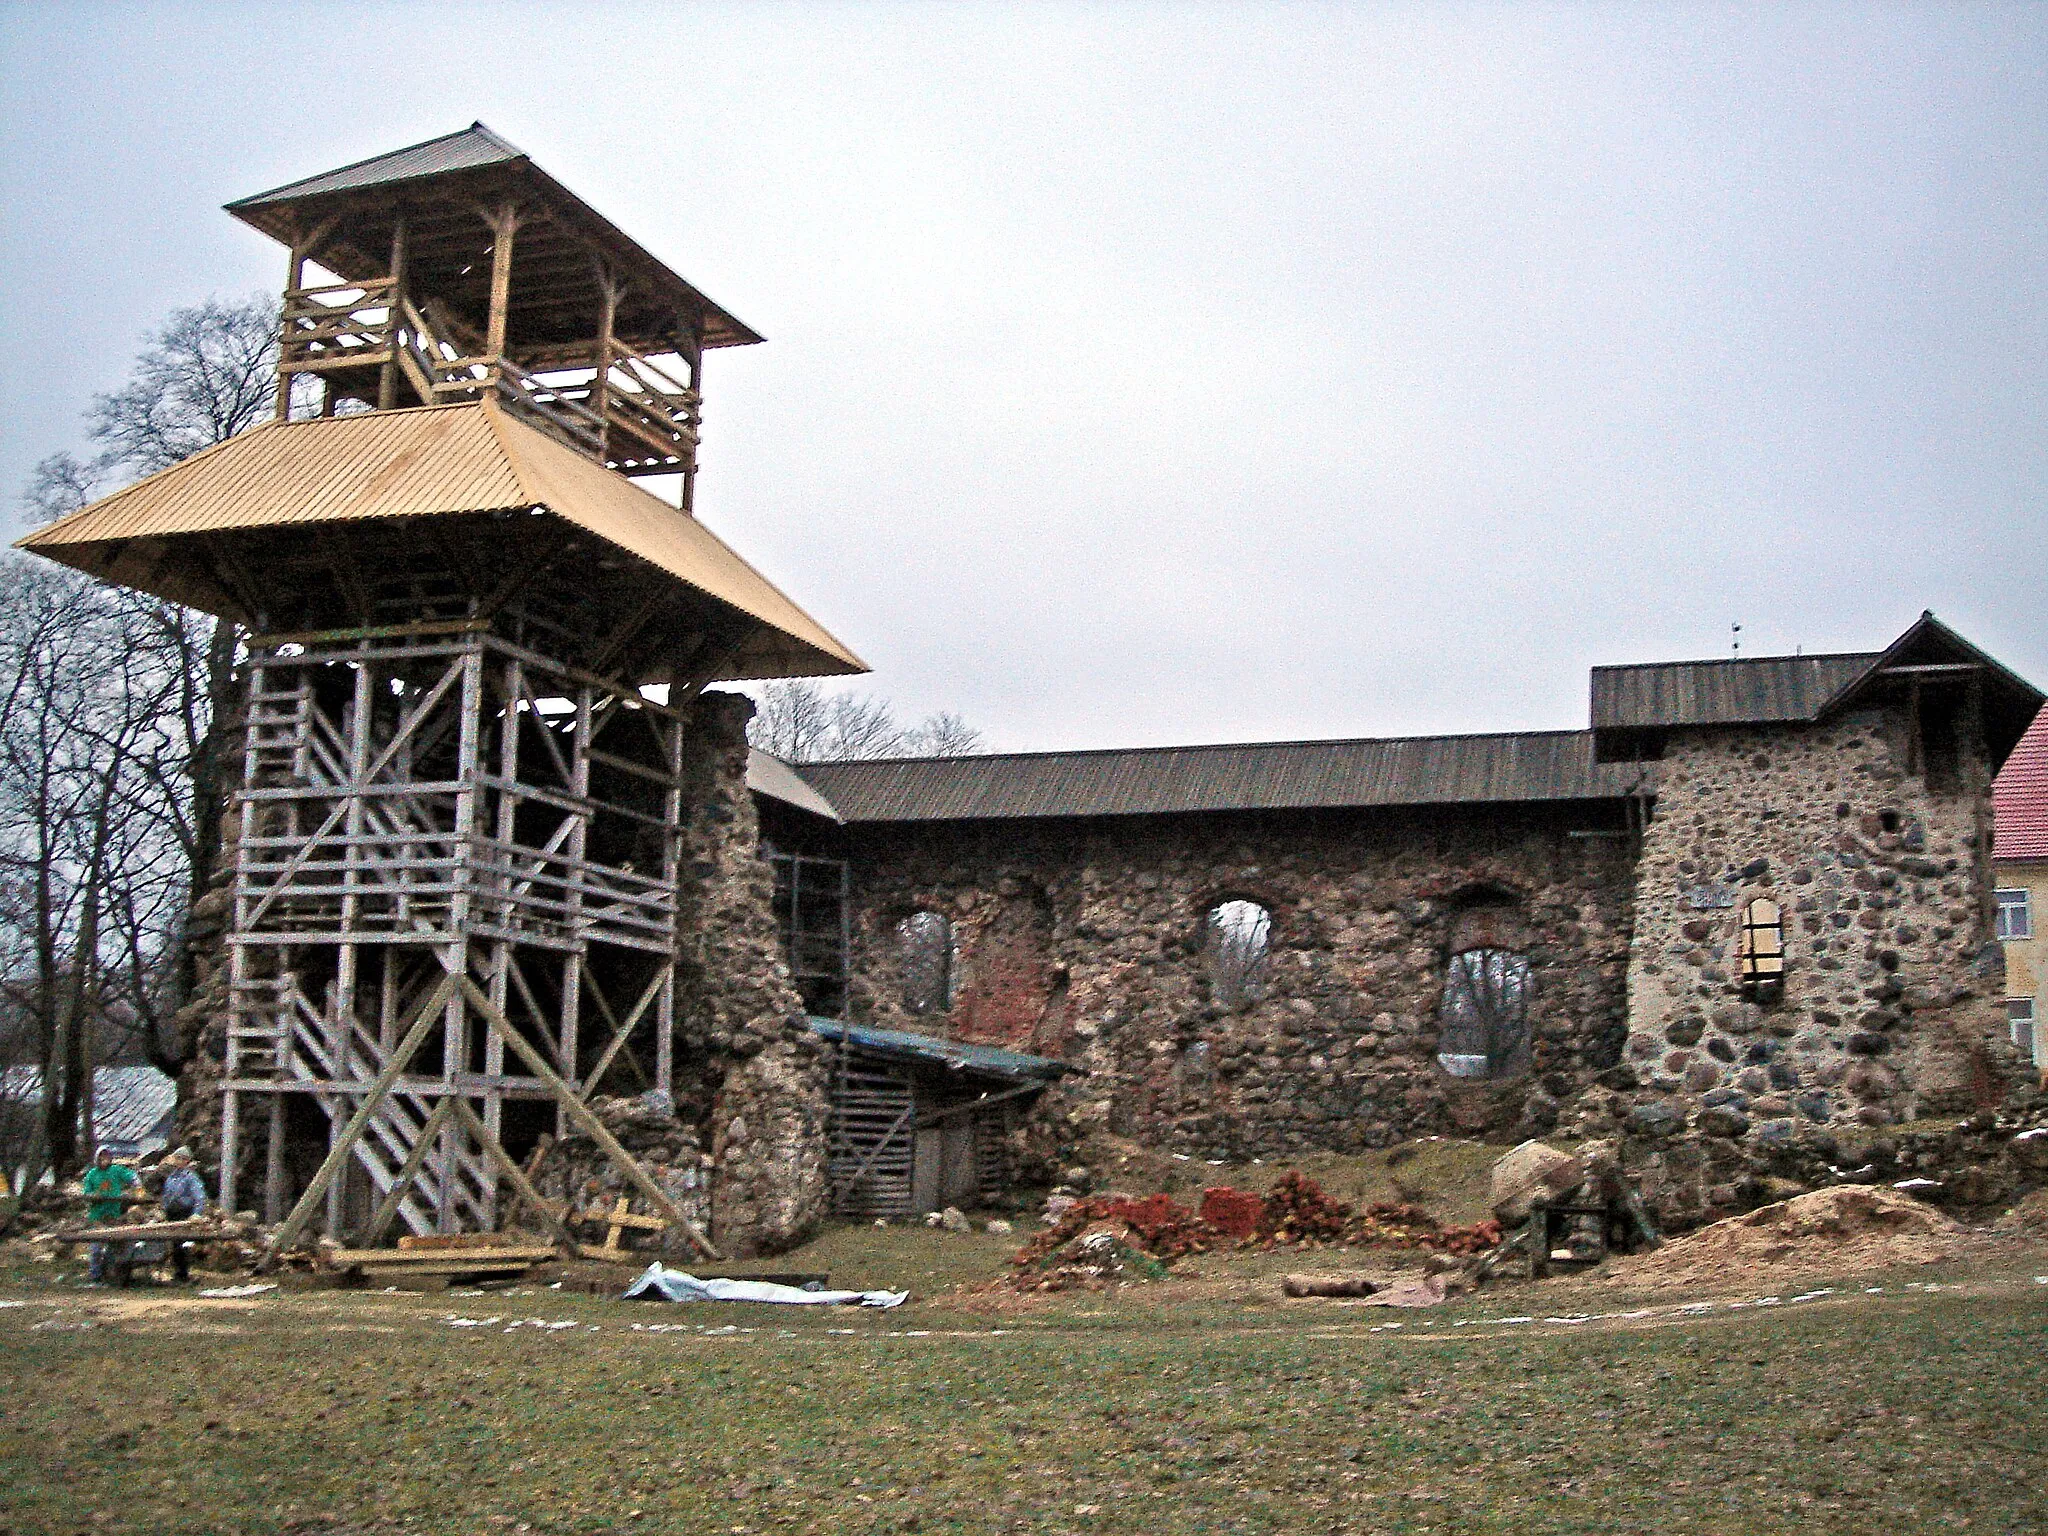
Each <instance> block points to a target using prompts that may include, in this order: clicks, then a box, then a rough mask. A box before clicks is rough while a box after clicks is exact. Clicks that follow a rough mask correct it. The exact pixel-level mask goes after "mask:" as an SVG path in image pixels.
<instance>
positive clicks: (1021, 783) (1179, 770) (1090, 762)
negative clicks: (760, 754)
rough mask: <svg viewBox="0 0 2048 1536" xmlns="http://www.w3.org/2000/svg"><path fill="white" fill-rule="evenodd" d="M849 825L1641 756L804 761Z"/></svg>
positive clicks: (1407, 796)
mask: <svg viewBox="0 0 2048 1536" xmlns="http://www.w3.org/2000/svg"><path fill="white" fill-rule="evenodd" d="M797 771H798V772H799V773H800V774H801V775H802V776H803V778H804V779H805V780H807V781H808V782H809V783H810V784H812V785H813V786H814V787H815V788H817V789H818V790H819V792H820V793H822V794H823V795H824V796H825V798H826V799H827V800H829V801H831V802H832V805H833V807H834V809H836V810H837V811H838V812H839V814H840V815H841V816H842V817H844V818H845V819H846V820H847V821H850V822H875V821H973V820H983V819H1005V818H1017V817H1042V816H1132V815H1162V814H1172V813H1187V812H1200V811H1250V810H1311V809H1323V808H1341V807H1349V806H1375V805H1389V806H1391V805H1452V804H1466V803H1487V802H1500V801H1530V800H1604V799H1612V798H1616V797H1619V796H1622V795H1626V794H1628V793H1629V792H1630V790H1631V789H1632V788H1634V787H1635V785H1636V784H1637V782H1638V779H1639V777H1640V775H1641V773H1642V771H1643V769H1642V765H1640V764H1636V763H1617V764H1604V763H1597V762H1595V761H1594V758H1593V737H1592V733H1591V732H1589V731H1530V732H1520V733H1516V734H1512V735H1502V736H1423V737H1409V738H1406V739H1398V740H1365V741H1297V742H1262V743H1247V744H1241V745H1226V746H1204V747H1148V748H1139V749H1135V750H1128V751H1101V752H1034V753H1019V754H1012V755H1008V756H987V757H948V758H910V759H893V760H885V761H874V762H857V763H805V764H803V765H802V766H801V767H800V768H799V769H798V770H797Z"/></svg>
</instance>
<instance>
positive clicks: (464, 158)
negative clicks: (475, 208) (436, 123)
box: [227, 123, 526, 216]
mask: <svg viewBox="0 0 2048 1536" xmlns="http://www.w3.org/2000/svg"><path fill="white" fill-rule="evenodd" d="M525 158H526V151H525V150H523V149H521V148H519V146H518V145H516V144H512V143H510V142H508V141H507V140H505V139H501V138H499V137H498V135H497V134H495V133H493V132H491V130H490V129H488V128H486V127H485V126H484V125H483V124H482V123H471V124H470V125H469V126H468V127H467V128H463V129H459V130H458V131H456V132H454V133H444V134H442V135H441V137H440V138H438V139H428V140H427V141H426V142H425V143H424V144H411V145H408V146H407V147H406V148H404V149H394V150H392V151H390V152H389V153H388V154H382V155H372V156H370V158H369V159H367V160H358V161H356V162H354V163H353V164H351V165H344V166H341V167H339V168H337V169H335V170H332V171H322V172H320V174H319V175H317V176H306V177H302V178H300V179H299V180H298V181H290V182H286V183H285V184H284V185H283V186H281V187H272V188H271V189H270V190H269V191H268V192H257V193H254V194H253V195H251V196H249V197H238V198H236V199H235V200H234V201H233V202H232V203H229V204H228V205H227V209H228V212H229V213H232V214H236V215H238V216H239V215H241V214H242V213H243V212H244V211H245V210H250V209H256V208H261V207H264V206H265V205H267V204H271V203H291V202H298V201H300V200H302V199H305V198H311V197H322V196H325V195H326V194H328V193H332V192H359V191H362V190H363V189H364V188H367V187H382V186H390V185H392V184H393V183H396V182H401V181H411V180H413V179H414V178H416V177H420V176H439V175H442V174H443V173H444V172H447V171H470V170H475V169H477V168H478V167H480V166H486V165H508V164H510V163H511V162H512V161H514V160H524V159H525Z"/></svg>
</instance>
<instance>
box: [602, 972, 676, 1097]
mask: <svg viewBox="0 0 2048 1536" xmlns="http://www.w3.org/2000/svg"><path fill="white" fill-rule="evenodd" d="M580 963H581V964H582V966H583V979H584V980H585V981H586V982H588V983H589V984H590V995H591V997H592V998H594V999H595V1000H596V1002H597V1008H598V1012H600V1013H602V1014H603V1015H604V1021H605V1023H607V1024H609V1025H611V1027H612V1038H611V1042H610V1044H608V1045H606V1046H605V1048H604V1054H603V1055H602V1056H600V1057H598V1058H597V1065H596V1066H594V1067H592V1068H591V1069H590V1074H589V1076H587V1077H585V1078H584V1079H583V1098H584V1100H585V1102H588V1101H589V1099H590V1096H591V1095H592V1094H593V1093H595V1092H596V1091H597V1085H598V1083H599V1082H600V1081H601V1080H602V1079H603V1077H604V1075H605V1073H606V1072H607V1071H608V1070H609V1069H610V1067H611V1064H612V1058H613V1057H614V1056H616V1055H618V1053H619V1051H620V1050H621V1049H622V1048H623V1047H624V1046H625V1044H626V1037H627V1036H628V1035H630V1034H632V1033H633V1026H634V1025H636V1024H638V1023H639V1022H640V1016H641V1015H642V1014H644V1013H645V1012H647V1005H648V1004H649V1003H651V1002H653V1001H654V1000H655V998H657V997H659V996H660V995H661V987H662V983H663V982H665V981H667V980H668V972H669V968H668V967H667V966H666V965H664V966H662V967H660V968H659V969H658V970H656V971H655V973H654V980H652V981H650V982H649V983H648V984H647V990H646V991H644V992H642V993H641V994H640V1001H638V1002H637V1003H635V1004H634V1005H633V1011H632V1012H631V1013H629V1014H627V1015H626V1019H625V1022H624V1023H620V1022H619V1020H618V1018H617V1017H616V1016H615V1015H614V1014H613V1013H612V1005H611V1004H610V1003H608V1002H606V1001H605V996H604V993H603V991H601V990H600V989H599V987H598V985H597V978H596V977H595V976H593V975H592V974H591V971H590V963H589V962H588V961H587V960H586V961H582V962H580ZM626 1058H627V1060H629V1061H631V1062H632V1063H633V1070H634V1071H636V1072H638V1073H639V1074H640V1080H641V1081H642V1082H643V1083H644V1082H646V1081H647V1073H646V1070H645V1069H644V1068H642V1067H641V1065H640V1062H639V1060H638V1058H636V1057H635V1056H634V1055H633V1053H632V1052H631V1051H627V1052H626ZM655 1086H657V1087H658V1086H660V1085H659V1084H656V1085H655Z"/></svg>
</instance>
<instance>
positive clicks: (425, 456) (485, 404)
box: [18, 398, 867, 677]
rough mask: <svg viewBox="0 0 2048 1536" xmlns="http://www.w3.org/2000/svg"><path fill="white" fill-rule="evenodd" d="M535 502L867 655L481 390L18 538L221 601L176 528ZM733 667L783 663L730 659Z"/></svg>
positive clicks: (201, 471) (68, 558)
mask: <svg viewBox="0 0 2048 1536" xmlns="http://www.w3.org/2000/svg"><path fill="white" fill-rule="evenodd" d="M529 507H542V508H545V509H546V510H547V511H549V512H552V513H554V514H555V515H556V516H557V517H560V518H563V519H564V520H566V521H568V522H571V523H574V524H576V525H577V526H579V527H581V528H583V529H586V530H587V531H589V532H590V533H593V534H595V535H597V536H598V537H599V538H601V539H604V540H607V541H608V542H610V543H612V544H614V545H616V546H618V547H619V548H621V549H624V550H627V551H628V552H630V553H632V554H634V555H637V556H639V557H640V558H641V559H643V560H645V561H647V562H648V563H650V564H651V565H654V566H655V567H657V568H658V569H660V570H663V571H666V572H667V573H668V574H669V575H671V576H673V577H675V578H676V579H677V580H679V581H682V582H685V583H687V584H688V585H690V586H692V587H694V588H696V589H697V590H699V591H701V592H705V593H708V594H710V595H711V596H712V597H715V598H717V599H718V600H719V601H720V602H723V603H726V604H729V605H730V606H731V607H733V608H736V609H738V610H739V611H740V612H741V613H744V614H747V615H748V616H750V617H752V618H754V619H756V620H758V621H760V622H761V623H762V624H765V625H768V626H769V627H770V628H771V629H773V630H775V631H777V632H778V633H780V634H781V635H783V636H785V637H788V638H790V639H793V640H795V641H797V642H799V643H800V645H801V646H802V647H803V649H804V653H805V654H807V655H808V656H809V657H810V658H811V662H812V670H813V671H814V672H816V673H818V674H826V673H846V672H864V671H866V670H867V668H866V665H865V663H863V662H862V661H861V660H860V658H859V657H857V656H855V655H854V654H853V652H851V651H850V650H848V649H847V648H846V647H845V646H843V645H841V644H840V643H839V642H838V641H837V640H835V639H834V638H833V637H832V636H831V635H830V634H828V633H826V631H825V630H824V628H823V627H822V626H821V625H819V624H818V622H817V621H816V620H815V619H813V618H811V617H810V615H809V614H807V613H805V612H804V611H803V610H802V609H801V608H799V607H797V605H796V604H795V603H793V602H792V601H790V599H789V598H788V597H787V596H785V595H784V594H783V593H782V592H781V591H780V590H779V589H778V588H777V587H776V586H775V585H774V584H773V583H772V582H770V581H769V580H768V579H767V578H766V577H764V576H762V575H761V573H760V572H758V571H756V570H755V569H754V568H753V567H752V566H750V565H749V564H747V562H746V561H744V560H742V559H741V558H740V557H739V556H738V555H737V554H735V553H734V552H733V551H732V549H731V548H729V547H728V546H727V545H726V544H725V543H723V542H722V541H721V540H720V539H719V538H718V536H717V535H716V534H714V533H712V532H711V530H710V529H708V528H706V527H705V526H704V525H703V524H702V523H699V522H698V521H697V520H696V519H695V518H692V517H689V516H686V515H685V514H684V513H682V512H680V511H678V510H677V509H676V508H674V507H672V506H670V505H669V504H668V503H667V502H665V501H663V500H661V499H660V498H659V497H658V496H655V495H653V494H652V493H650V492H648V491H646V490H643V489H642V488H641V487H639V486H638V485H635V484H634V483H633V482H632V481H631V480H628V479H627V478H626V477H625V476H623V475H619V474H614V473H613V472H612V471H610V470H608V469H606V468H605V467H604V466H603V465H601V464H598V463H596V462H594V461H593V460H591V459H587V458H585V457H584V456H583V455H582V454H580V453H578V452H576V451H575V450H574V449H573V448H569V447H567V446H565V445H564V444H561V443H558V442H556V441H555V439H553V438H551V437H549V436H548V435H547V434H546V433H544V432H541V431H539V430H538V429H536V428H534V427H530V426H528V425H527V424H526V423H524V422H522V421H520V420H519V419H518V418H517V417H515V416H512V415H510V414H509V413H507V412H506V411H504V410H502V409H500V408H499V406H498V405H497V403H496V402H495V401H493V400H490V399H488V398H486V399H484V400H480V401H473V402H469V403H465V404H462V405H442V406H426V407H421V408H419V409H416V410H408V411H370V412H365V413H363V414H361V415H356V416H336V417H330V418H326V419H322V420H313V421H294V422H271V423H268V424H266V425H264V426H260V427H257V428H255V429H254V430H252V431H249V432H245V433H243V434H242V435H241V436H240V437H235V438H230V439H229V440H228V441H227V442H225V443H220V444H217V445H216V446H214V447H212V448H209V449H207V450H206V451H205V452H203V453H199V454H195V455H194V456H193V457H191V458H189V459H187V460H185V461H184V462H183V463H182V464H176V465H173V466H172V467H171V468H169V469H166V470H163V471H160V472H159V473H157V474H154V475H151V476H150V477H149V478H148V479H146V480H141V481H138V482H137V483H136V484H134V485H131V486H129V487H128V488H127V489H126V490H122V491H116V492H115V493H114V494H113V495H111V496H108V497H106V498H105V499H104V500H101V501H97V502H95V503H93V504H92V505H91V506H89V507H87V508H85V509H84V510H82V511H79V512H74V513H72V514H71V515H70V516H69V517H66V518H62V519H60V520H59V521H57V522H55V523H52V524H50V525H49V526H48V527H45V528H40V529H37V530H36V531H35V532H33V533H31V534H29V535H27V536H26V537H25V538H23V539H21V540H19V541H18V542H19V545H20V547H21V548H23V549H29V550H33V551H35V552H36V553H38V554H42V555H47V556H49V557H51V558H52V559H58V560H63V561H65V562H66V563H67V564H71V565H75V566H77V567H78V568H80V569H81V570H85V571H89V572H90V573H92V574H93V575H96V576H100V577H104V578H105V579H107V580H111V581H118V582H121V583H122V584H124V585H127V586H131V587H136V588H139V589H140V590H142V591H145V592H153V593H155V594H157V595H158V596H162V597H168V598H170V599H172V600H173V601H176V602H182V603H188V604H191V605H192V606H194V607H198V608H204V609H207V610H209V611H214V612H219V611H221V608H220V606H219V602H220V599H219V595H218V593H217V592H215V591H214V589H213V588H211V587H210V586H209V585H207V584H206V578H205V577H204V575H203V568H200V569H194V570H192V571H187V570H184V569H182V568H181V566H180V564H179V563H178V562H177V561H175V560H168V559H166V558H164V554H163V552H164V550H165V548H166V544H167V542H174V541H175V540H176V539H177V538H178V537H179V536H182V535H189V534H200V533H213V532H223V531H227V530H231V529H239V528H269V527H277V526H280V525H287V524H301V523H337V522H352V521H360V520H366V519H377V518H394V517H431V516H436V515H446V514H455V513H476V512H491V511H503V510H508V509H524V508H529ZM730 675H731V676H735V677H747V676H757V675H776V674H774V673H765V674H764V673H756V672H751V671H736V672H732V673H731V674H730Z"/></svg>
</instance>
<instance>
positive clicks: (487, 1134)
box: [443, 1096, 576, 1250]
mask: <svg viewBox="0 0 2048 1536" xmlns="http://www.w3.org/2000/svg"><path fill="white" fill-rule="evenodd" d="M443 1102H445V1103H449V1104H453V1105H454V1106H455V1119H456V1123H457V1124H459V1125H460V1126H461V1127H462V1128H463V1129H464V1130H466V1131H468V1132H469V1134H470V1135H471V1136H473V1137H474V1138H476V1144H477V1145H478V1146H480V1147H482V1148H483V1149H484V1155H485V1156H486V1157H488V1158H489V1159H490V1160H491V1161H492V1162H494V1163H496V1164H497V1165H498V1172H500V1173H502V1174H503V1175H504V1176H505V1178H506V1179H507V1181H508V1182H510V1184H511V1185H512V1188H513V1189H514V1190H516V1191H517V1192H518V1195H519V1203H523V1204H526V1205H530V1206H532V1207H533V1208H534V1209H535V1210H536V1211H538V1212H539V1213H540V1219H541V1220H542V1221H544V1222H546V1223H547V1224H548V1229H549V1230H550V1231H551V1232H553V1233H554V1234H555V1238H556V1240H557V1241H558V1242H561V1243H565V1244H567V1245H568V1247H569V1248H570V1249H571V1250H573V1249H574V1248H575V1247H576V1234H575V1233H573V1232H571V1231H570V1230H569V1227H568V1223H566V1222H565V1221H563V1220H562V1218H561V1217H560V1216H558V1215H557V1214H556V1213H555V1211H554V1209H553V1207H552V1206H551V1205H550V1204H549V1202H548V1201H546V1200H544V1199H542V1198H541V1193H540V1191H539V1190H537V1189H535V1188H534V1187H533V1182H532V1180H530V1179H528V1178H527V1176H526V1170H525V1169H523V1168H521V1167H520V1166H519V1165H518V1164H517V1163H516V1162H514V1161H513V1160H512V1154H511V1153H509V1152H507V1151H506V1150H505V1146H504V1143H503V1142H501V1141H499V1140H498V1138H497V1137H496V1136H493V1135H492V1134H491V1128H490V1127H489V1126H487V1125H485V1124H484V1123H483V1121H481V1120H479V1119H478V1118H477V1114H476V1111H475V1110H473V1109H471V1108H470V1107H469V1106H468V1105H467V1104H465V1103H463V1101H462V1100H461V1099H459V1098H456V1097H453V1096H451V1097H449V1098H448V1099H446V1100H444V1101H443ZM518 1208H519V1204H518V1203H515V1204H514V1206H513V1209H514V1210H517V1209H518Z"/></svg>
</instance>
